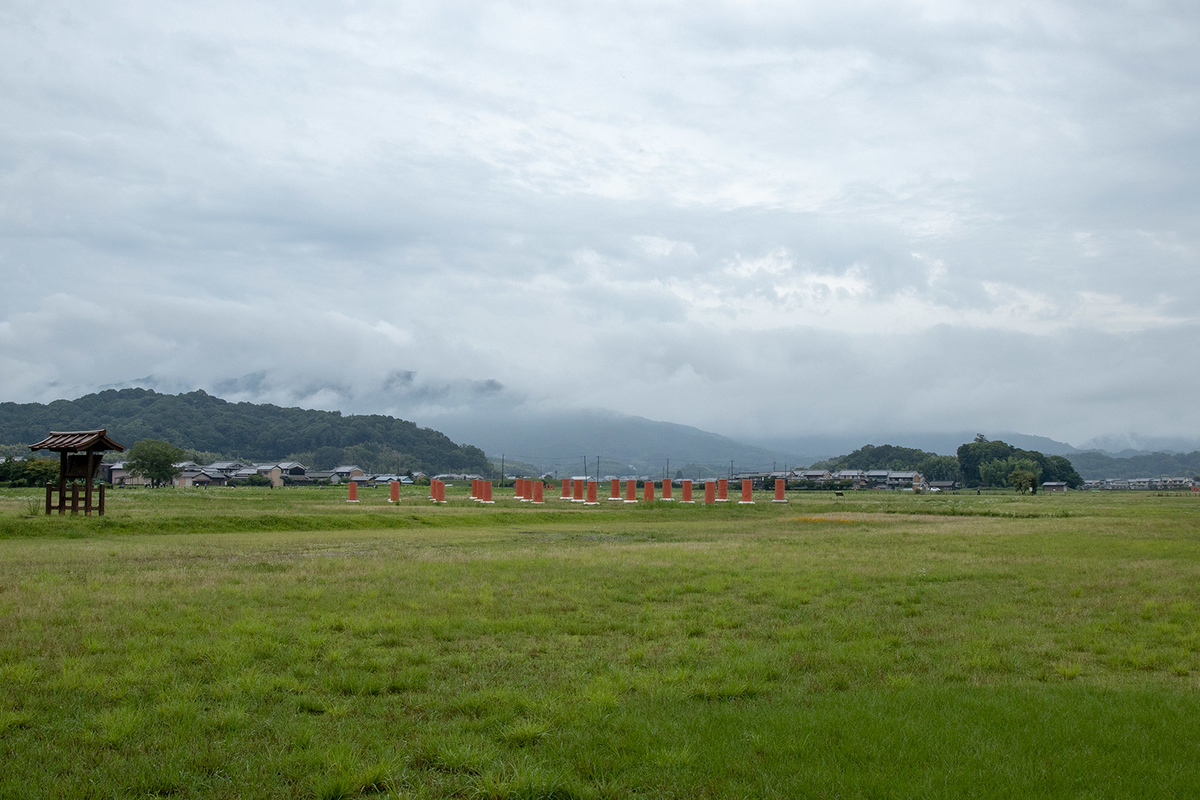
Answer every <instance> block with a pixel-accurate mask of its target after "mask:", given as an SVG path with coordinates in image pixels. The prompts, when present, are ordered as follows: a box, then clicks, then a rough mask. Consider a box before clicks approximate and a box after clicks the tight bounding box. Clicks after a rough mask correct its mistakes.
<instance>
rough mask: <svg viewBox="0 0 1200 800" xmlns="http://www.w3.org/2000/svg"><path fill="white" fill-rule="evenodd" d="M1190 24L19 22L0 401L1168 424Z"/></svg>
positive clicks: (1005, 9) (334, 15)
mask: <svg viewBox="0 0 1200 800" xmlns="http://www.w3.org/2000/svg"><path fill="white" fill-rule="evenodd" d="M1198 34H1200V11H1198V10H1197V9H1196V8H1195V7H1194V6H1193V5H1192V4H1184V3H1169V2H1161V3H1153V2H1152V3H1136V4H1135V3H1128V4H1127V3H1109V4H1103V5H1100V6H1097V5H1096V4H1088V3H1082V2H1047V3H1038V4H1029V3H1025V2H1016V1H1015V0H1014V1H1013V2H999V3H993V4H989V5H988V6H987V7H986V8H985V7H980V6H979V5H978V4H974V3H970V4H968V3H965V2H961V3H960V2H937V3H935V2H911V3H898V4H897V3H887V4H884V3H865V2H864V3H858V2H850V3H841V4H838V5H837V6H836V7H835V6H823V7H812V8H807V7H797V6H796V5H795V4H788V3H780V4H761V5H755V6H745V5H744V4H724V3H698V4H687V5H684V6H680V5H677V4H651V5H639V6H627V5H623V4H608V3H597V4H589V5H587V6H585V7H580V8H567V7H560V6H556V5H552V4H545V5H536V4H535V5H523V6H505V5H501V6H488V5H476V4H462V5H459V4H436V5H434V6H430V5H429V4H410V5H407V6H406V5H403V4H401V5H396V4H391V3H387V4H384V3H355V4H289V5H286V6H284V5H271V4H255V3H227V4H222V3H214V4H201V5H196V4H163V5H158V6H153V7H147V6H145V4H134V3H121V2H117V3H110V4H106V5H105V6H104V7H103V8H102V9H101V8H96V7H93V6H88V5H84V4H76V3H71V2H46V3H23V2H17V3H9V4H7V5H5V6H4V8H3V9H0V120H3V122H0V278H2V280H3V285H4V292H3V293H0V397H3V399H12V400H22V401H27V400H48V399H53V398H55V397H61V396H72V395H75V394H80V393H83V392H86V391H90V390H93V389H95V388H97V387H100V386H105V385H125V384H128V383H131V382H135V381H137V380H139V378H138V376H141V379H140V380H142V381H143V382H144V383H145V382H147V381H154V382H155V384H156V385H157V386H159V387H160V388H166V387H177V388H191V387H202V388H206V389H209V390H210V391H214V392H217V393H220V394H222V395H223V396H230V397H233V398H235V399H252V400H263V401H271V402H279V403H287V404H302V405H311V406H316V407H322V408H341V409H343V410H346V411H355V412H367V411H371V412H375V411H378V412H389V413H397V414H400V415H403V416H406V417H409V418H416V419H418V420H419V421H425V420H428V421H429V422H430V424H432V423H433V422H435V421H436V419H437V416H438V415H439V414H446V413H451V412H453V413H461V412H462V410H463V409H472V408H474V409H478V410H479V412H480V413H487V411H488V409H494V408H497V407H500V406H503V407H510V406H513V405H521V406H522V407H525V408H529V409H547V408H578V407H601V408H611V409H615V410H619V411H623V412H627V413H633V414H639V415H643V416H646V417H651V418H658V419H670V420H673V421H678V422H684V423H688V424H694V425H698V426H701V427H707V428H710V429H714V430H718V431H720V432H723V433H729V434H734V435H739V434H745V435H756V436H762V435H766V434H769V433H770V432H771V431H778V432H779V433H780V434H781V435H796V434H799V433H802V432H805V431H812V430H814V429H820V430H831V431H852V430H855V429H871V430H879V429H881V427H882V426H892V427H893V428H894V429H897V430H937V429H949V428H954V429H958V428H964V429H967V428H975V427H980V426H985V425H986V426H991V427H993V428H998V429H1023V430H1028V431H1030V432H1037V433H1043V434H1046V435H1051V436H1055V437H1057V438H1061V439H1067V440H1072V441H1076V442H1078V441H1081V440H1084V439H1087V438H1089V437H1091V436H1094V435H1098V434H1104V433H1122V432H1127V431H1135V430H1136V431H1141V432H1144V433H1148V434H1162V435H1171V434H1178V433H1186V432H1188V430H1191V428H1194V423H1192V422H1191V421H1190V418H1189V414H1188V413H1187V409H1188V408H1189V405H1190V404H1192V403H1193V402H1194V398H1195V396H1196V394H1197V389H1200V377H1197V373H1196V371H1195V370H1188V369H1181V368H1180V361H1179V359H1180V357H1181V354H1182V353H1185V352H1187V350H1189V349H1194V343H1195V341H1196V334H1197V329H1198V327H1200V314H1198V313H1197V311H1196V309H1197V308H1200V283H1198V282H1197V281H1196V277H1197V267H1198V266H1200V260H1198V259H1200V213H1198V212H1200V208H1198V207H1197V206H1198V204H1200V200H1198V198H1200V191H1198V190H1200V186H1198V185H1197V183H1198V175H1200V169H1198V167H1200V164H1198V160H1200V136H1198V135H1197V134H1198V130H1200V124H1198V123H1200V59H1197V58H1196V57H1195V52H1196V51H1197V49H1198V45H1200V35H1198ZM1189 426H1191V427H1190V428H1189Z"/></svg>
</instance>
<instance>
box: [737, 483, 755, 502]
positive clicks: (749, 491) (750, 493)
mask: <svg viewBox="0 0 1200 800" xmlns="http://www.w3.org/2000/svg"><path fill="white" fill-rule="evenodd" d="M738 505H739V506H752V505H754V481H752V480H750V479H749V478H742V499H741V500H739V501H738Z"/></svg>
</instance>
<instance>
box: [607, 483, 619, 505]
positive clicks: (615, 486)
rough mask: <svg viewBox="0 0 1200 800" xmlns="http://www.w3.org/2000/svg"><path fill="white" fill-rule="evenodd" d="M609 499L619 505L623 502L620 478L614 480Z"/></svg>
mask: <svg viewBox="0 0 1200 800" xmlns="http://www.w3.org/2000/svg"><path fill="white" fill-rule="evenodd" d="M608 499H609V500H616V501H617V502H618V503H619V502H621V481H620V479H619V478H613V479H612V486H611V487H609V495H608Z"/></svg>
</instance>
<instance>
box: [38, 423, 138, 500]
mask: <svg viewBox="0 0 1200 800" xmlns="http://www.w3.org/2000/svg"><path fill="white" fill-rule="evenodd" d="M29 449H30V450H33V451H37V450H50V451H53V452H56V453H58V455H59V467H58V486H57V487H56V486H55V485H54V484H52V483H47V484H46V513H47V514H49V513H50V512H51V511H53V510H55V509H57V510H58V513H59V514H65V513H67V509H68V508H70V509H71V513H72V514H78V513H79V510H80V509H79V484H78V483H77V482H76V480H77V479H78V480H82V481H83V513H84V515H85V516H91V513H92V512H93V511H95V512H96V513H97V515H98V516H104V484H100V487H99V503H97V504H96V505H92V497H93V493H94V492H93V490H94V487H93V485H92V482H93V481H94V480H95V479H96V473H97V472H98V471H99V470H100V459H101V458H102V456H101V455H100V454H101V453H103V452H105V451H106V450H116V451H118V452H120V451H122V450H124V449H125V448H124V447H123V446H121V445H119V444H117V443H116V442H114V441H113V440H112V439H110V438H108V431H107V430H98V431H51V432H50V435H49V436H47V437H46V438H45V439H42V440H41V441H40V442H38V443H37V444H31V445H29ZM67 481H70V482H71V486H70V495H71V497H70V505H68V503H67V494H68V492H67ZM55 489H57V491H58V502H57V503H55V502H54V492H55Z"/></svg>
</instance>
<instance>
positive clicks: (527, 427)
mask: <svg viewBox="0 0 1200 800" xmlns="http://www.w3.org/2000/svg"><path fill="white" fill-rule="evenodd" d="M430 423H431V424H434V425H436V426H437V427H438V428H439V429H440V430H444V431H446V433H447V435H449V436H450V437H451V438H455V439H459V440H462V441H471V442H474V443H475V444H477V445H479V446H480V447H482V448H483V449H484V450H486V451H487V452H488V454H489V455H490V456H491V457H492V458H493V459H495V458H496V457H498V456H500V455H501V454H504V455H505V456H506V457H508V458H512V459H516V460H518V461H521V462H523V463H526V464H533V465H537V466H538V467H539V468H541V469H543V470H547V471H555V470H558V471H563V470H566V471H568V472H575V471H580V470H582V468H583V459H584V458H585V457H586V458H588V459H589V460H590V461H589V463H591V464H594V463H595V459H596V457H597V456H599V457H600V459H601V467H600V471H601V474H604V473H605V472H614V473H621V472H633V473H637V474H655V475H657V474H659V473H660V472H661V470H662V469H664V468H665V466H666V463H667V460H668V459H669V460H670V464H671V470H672V472H674V471H675V470H677V469H683V470H684V473H685V474H686V475H688V476H689V477H690V476H692V475H693V474H697V468H699V469H700V473H699V474H706V475H707V474H719V475H724V474H726V473H727V472H728V471H729V468H730V462H731V461H732V462H733V469H734V470H735V471H736V470H748V469H771V468H772V466H777V467H778V468H779V469H783V467H784V465H785V464H786V465H787V466H788V467H797V466H808V464H809V463H811V461H812V460H813V459H812V458H811V457H805V456H803V455H799V454H796V453H790V452H788V451H786V450H783V449H771V448H766V447H757V446H755V445H749V444H745V443H742V442H738V441H734V440H733V439H730V438H727V437H725V436H721V435H719V434H716V433H710V432H708V431H702V430H700V429H699V428H692V427H689V426H687V425H676V424H674V423H671V422H656V421H654V420H649V419H646V418H644V417H634V416H626V415H623V414H616V413H612V412H606V411H574V412H553V413H545V414H536V413H524V412H513V413H510V414H501V415H498V416H497V415H495V414H492V415H488V416H481V415H477V414H456V415H445V416H438V417H434V418H432V419H431V420H430ZM591 469H593V470H594V467H592V468H591Z"/></svg>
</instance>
